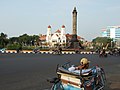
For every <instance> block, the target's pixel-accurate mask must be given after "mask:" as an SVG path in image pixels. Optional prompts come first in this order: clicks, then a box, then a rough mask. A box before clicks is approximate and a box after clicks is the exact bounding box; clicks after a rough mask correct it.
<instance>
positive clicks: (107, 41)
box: [92, 37, 113, 49]
mask: <svg viewBox="0 0 120 90" xmlns="http://www.w3.org/2000/svg"><path fill="white" fill-rule="evenodd" d="M111 41H113V40H112V39H111V38H108V37H97V38H95V39H93V40H92V42H93V46H94V47H96V49H101V48H103V47H106V46H107V45H108V47H110V45H111Z"/></svg>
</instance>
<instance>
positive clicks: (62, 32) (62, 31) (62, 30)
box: [61, 25, 65, 36]
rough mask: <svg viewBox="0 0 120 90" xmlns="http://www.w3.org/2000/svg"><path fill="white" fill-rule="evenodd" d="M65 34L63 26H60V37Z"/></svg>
mask: <svg viewBox="0 0 120 90" xmlns="http://www.w3.org/2000/svg"><path fill="white" fill-rule="evenodd" d="M64 34H65V26H64V25H62V28H61V36H63V35H64Z"/></svg>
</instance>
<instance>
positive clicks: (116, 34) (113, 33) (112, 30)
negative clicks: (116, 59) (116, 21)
mask: <svg viewBox="0 0 120 90" xmlns="http://www.w3.org/2000/svg"><path fill="white" fill-rule="evenodd" d="M102 37H109V38H111V39H113V41H117V40H118V39H120V26H108V27H107V28H106V29H102Z"/></svg>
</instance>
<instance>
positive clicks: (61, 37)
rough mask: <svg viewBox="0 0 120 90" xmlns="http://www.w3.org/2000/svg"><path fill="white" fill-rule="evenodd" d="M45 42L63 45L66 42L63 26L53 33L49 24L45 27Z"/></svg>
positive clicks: (50, 44)
mask: <svg viewBox="0 0 120 90" xmlns="http://www.w3.org/2000/svg"><path fill="white" fill-rule="evenodd" d="M46 42H47V44H48V46H55V45H65V44H66V34H65V26H64V25H63V26H62V27H61V30H57V31H56V32H55V33H52V28H51V26H50V25H49V26H48V28H47V34H46Z"/></svg>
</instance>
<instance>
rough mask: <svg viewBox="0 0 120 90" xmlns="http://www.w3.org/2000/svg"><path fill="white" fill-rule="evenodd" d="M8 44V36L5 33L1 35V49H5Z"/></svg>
mask: <svg viewBox="0 0 120 90" xmlns="http://www.w3.org/2000/svg"><path fill="white" fill-rule="evenodd" d="M7 44H8V39H7V35H6V34H4V33H0V48H5V47H6V45H7Z"/></svg>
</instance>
